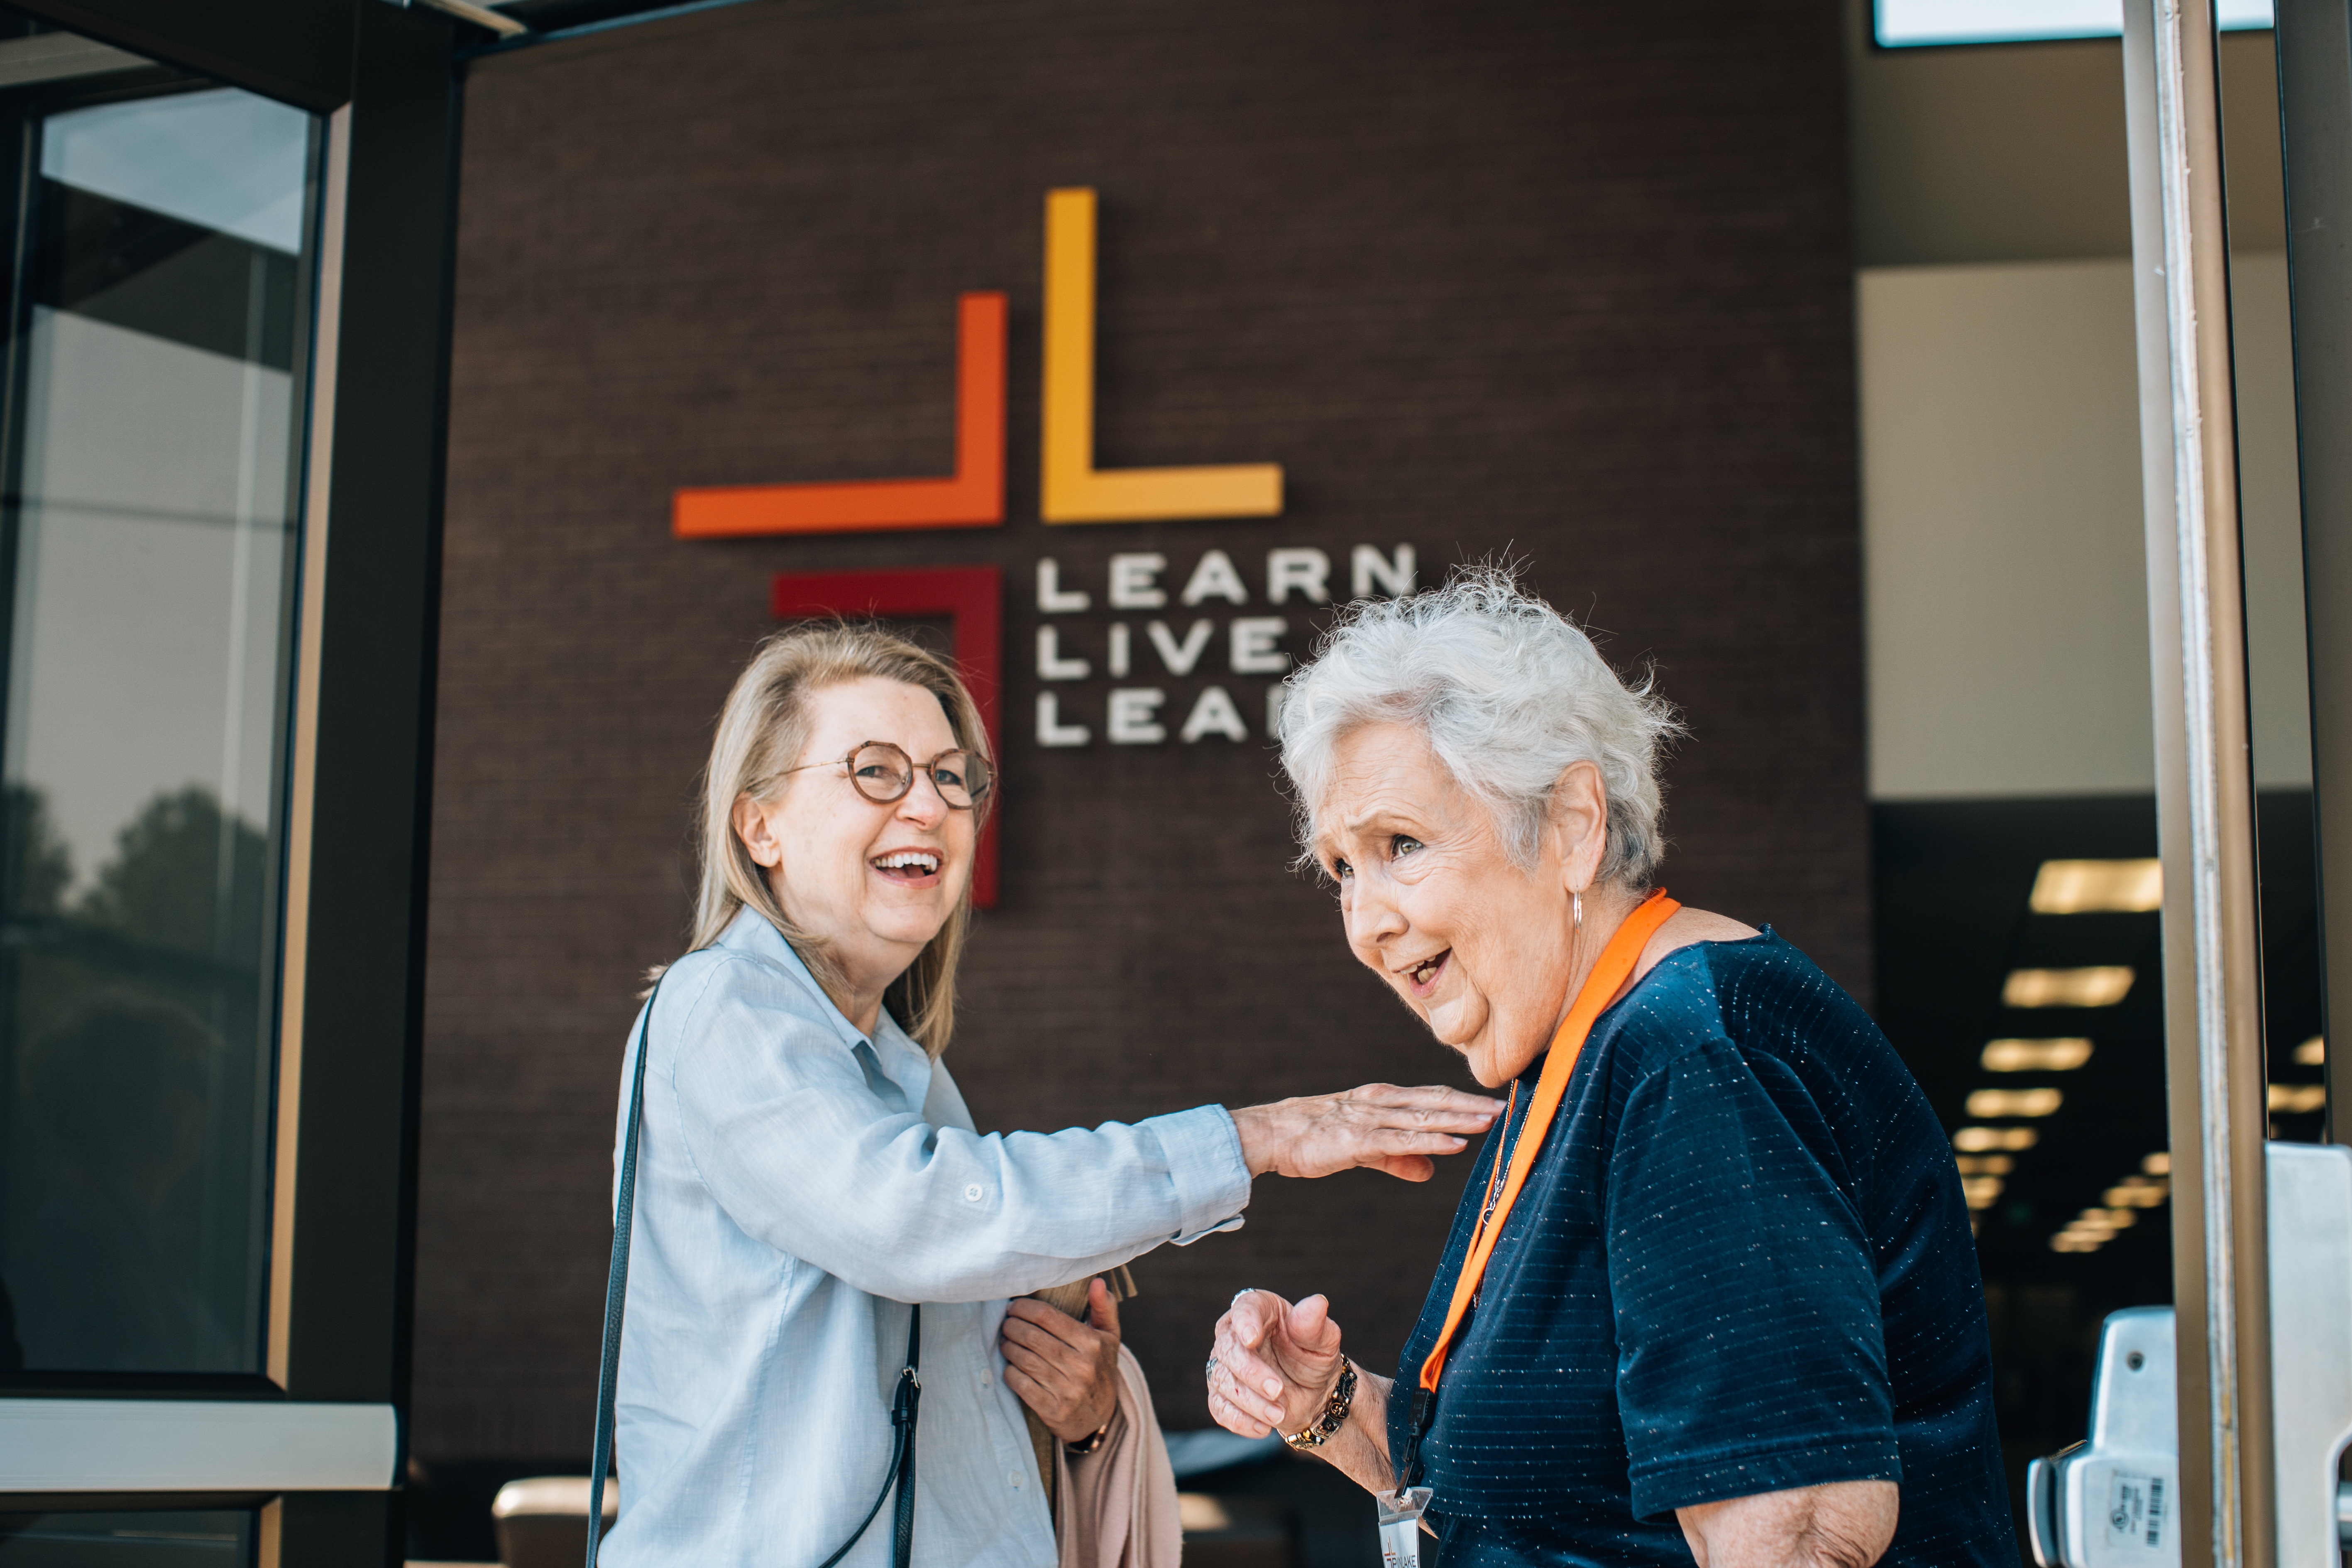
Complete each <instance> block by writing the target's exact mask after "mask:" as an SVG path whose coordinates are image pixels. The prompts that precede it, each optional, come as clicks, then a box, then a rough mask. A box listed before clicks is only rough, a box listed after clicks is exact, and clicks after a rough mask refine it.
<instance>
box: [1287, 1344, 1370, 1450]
mask: <svg viewBox="0 0 2352 1568" xmlns="http://www.w3.org/2000/svg"><path fill="white" fill-rule="evenodd" d="M1355 1401H1356V1363H1353V1362H1351V1361H1346V1360H1342V1361H1341V1362H1340V1363H1339V1382H1338V1383H1337V1384H1333V1385H1332V1388H1331V1397H1330V1398H1328V1399H1327V1400H1325V1401H1324V1402H1323V1409H1322V1412H1321V1414H1319V1415H1317V1416H1316V1417H1315V1419H1314V1420H1312V1421H1309V1422H1308V1423H1307V1425H1306V1426H1301V1427H1300V1428H1299V1429H1298V1430H1297V1431H1296V1432H1290V1433H1286V1434H1285V1435H1284V1436H1283V1439H1282V1440H1283V1441H1284V1442H1286V1443H1287V1444H1289V1445H1290V1446H1291V1447H1294V1448H1297V1449H1298V1450H1299V1451H1300V1452H1301V1453H1304V1452H1305V1451H1306V1450H1307V1449H1309V1448H1319V1447H1322V1446H1323V1445H1324V1444H1326V1443H1328V1442H1329V1441H1330V1440H1331V1436H1332V1434H1333V1433H1335V1432H1337V1431H1339V1428H1340V1427H1342V1426H1346V1425H1347V1424H1348V1406H1349V1405H1352V1404H1354V1403H1355Z"/></svg>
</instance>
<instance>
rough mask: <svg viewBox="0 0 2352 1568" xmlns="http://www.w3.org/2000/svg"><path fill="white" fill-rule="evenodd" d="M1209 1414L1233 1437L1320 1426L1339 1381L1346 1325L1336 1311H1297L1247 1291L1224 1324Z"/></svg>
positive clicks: (1313, 1300) (1315, 1302)
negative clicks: (1310, 1424)
mask: <svg viewBox="0 0 2352 1568" xmlns="http://www.w3.org/2000/svg"><path fill="white" fill-rule="evenodd" d="M1213 1355H1214V1360H1213V1363H1212V1365H1211V1367H1210V1371H1209V1414H1210V1415H1213V1416H1214V1417H1215V1418H1216V1422H1217V1425H1218V1426H1223V1428H1224V1429H1225V1430H1226V1431H1228V1432H1238V1433H1239V1434H1241V1435H1242V1436H1244V1437H1263V1436H1265V1434H1266V1431H1267V1429H1268V1428H1269V1427H1271V1428H1272V1429H1274V1430H1276V1431H1278V1432H1283V1433H1291V1432H1296V1431H1297V1430H1298V1429H1299V1428H1300V1427H1301V1426H1306V1425H1307V1423H1308V1422H1310V1421H1312V1420H1314V1419H1315V1416H1316V1415H1317V1413H1318V1412H1319V1411H1320V1410H1321V1409H1322V1408H1323V1406H1324V1405H1325V1403H1326V1402H1328V1400H1329V1399H1330V1397H1331V1388H1332V1385H1333V1384H1337V1383H1338V1382H1339V1363H1340V1359H1341V1358H1340V1355H1339V1324H1337V1323H1335V1322H1333V1321H1331V1303H1330V1302H1329V1301H1328V1300H1325V1299H1324V1298H1323V1297H1321V1296H1309V1297H1307V1300H1304V1301H1301V1302H1299V1303H1298V1304H1297V1305H1296V1306H1293V1305H1292V1304H1291V1303H1290V1302H1288V1301H1286V1300H1283V1299H1282V1298H1281V1297H1279V1296H1277V1295H1276V1294H1275V1293H1274V1292H1273V1291H1271V1290H1244V1291H1243V1292H1242V1293H1241V1294H1240V1295H1238V1296H1236V1297H1234V1304H1233V1305H1232V1306H1230V1307H1228V1308H1226V1309H1225V1315H1224V1316H1223V1317H1222V1318H1219V1319H1218V1320H1217V1337H1216V1342H1215V1347H1214V1352H1213Z"/></svg>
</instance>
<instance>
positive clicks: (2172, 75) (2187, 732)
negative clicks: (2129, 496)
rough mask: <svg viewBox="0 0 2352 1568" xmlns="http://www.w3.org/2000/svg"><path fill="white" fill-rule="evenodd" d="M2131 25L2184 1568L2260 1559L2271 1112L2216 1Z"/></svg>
mask: <svg viewBox="0 0 2352 1568" xmlns="http://www.w3.org/2000/svg"><path fill="white" fill-rule="evenodd" d="M2124 18H2125V20H2124V80H2125V103H2126V121H2127V126H2128V131H2129V145H2130V158H2131V186H2132V262H2133V279H2134V282H2133V295H2134V300H2135V303H2136V306H2137V317H2138V329H2139V387H2140V461H2141V470H2142V481H2143V493H2142V500H2143V503H2144V505H2145V507H2146V516H2147V584H2148V639H2149V650H2150V655H2151V658H2150V665H2151V669H2150V674H2151V678H2152V680H2153V684H2154V688H2155V698H2156V733H2157V821H2158V833H2159V835H2160V837H2161V840H2162V843H2163V848H2164V867H2165V881H2164V999H2165V1058H2166V1082H2167V1089H2168V1105H2169V1120H2170V1124H2171V1143H2172V1194H2173V1201H2172V1256H2173V1265H2172V1268H2173V1298H2174V1305H2175V1308H2176V1310H2178V1313H2179V1394H2180V1489H2181V1493H2182V1495H2181V1498H2180V1510H2179V1518H2180V1524H2181V1534H2180V1542H2181V1562H2182V1563H2183V1564H2184V1568H2204V1565H2207V1564H2210V1565H2211V1568H2271V1564H2272V1563H2273V1558H2274V1548H2273V1528H2272V1522H2273V1509H2272V1484H2271V1469H2272V1466H2271V1416H2270V1332H2269V1331H2270V1305H2269V1290H2268V1289H2267V1284H2268V1281H2267V1275H2266V1261H2265V1258H2264V1257H2263V1236H2264V1215H2263V1136H2264V1131H2265V1126H2266V1115H2267V1113H2266V1111H2265V1110H2264V1107H2263V1054H2262V1026H2261V1025H2262V997H2261V951H2260V943H2259V936H2258V931H2257V924H2256V907H2255V899H2254V888H2255V865H2254V835H2253V826H2254V816H2253V811H2254V798H2253V777H2252V766H2251V755H2250V752H2251V747H2250V744H2249V740H2248V730H2247V706H2248V703H2247V689H2246V639H2245V601H2244V594H2243V589H2242V560H2241V555H2240V550H2239V536H2238V472H2237V427H2236V402H2235V397H2234V388H2233V386H2232V384H2231V350H2230V269H2229V236H2228V229H2227V226H2226V222H2225V218H2224V212H2223V203H2222V188H2221V84H2220V79H2219V73H2218V66H2219V59H2218V55H2219V49H2218V40H2217V37H2216V34H2215V31H2214V19H2213V5H2212V0H2126V5H2125V6H2124ZM2200 1350H2201V1352H2202V1353H2201V1354H2200V1353H2199V1352H2200Z"/></svg>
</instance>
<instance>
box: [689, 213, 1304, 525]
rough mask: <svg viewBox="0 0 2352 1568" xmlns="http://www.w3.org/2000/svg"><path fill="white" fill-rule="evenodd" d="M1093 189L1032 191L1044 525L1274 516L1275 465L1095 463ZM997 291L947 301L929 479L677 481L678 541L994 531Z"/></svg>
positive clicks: (1000, 379) (999, 483) (999, 479)
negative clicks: (935, 474) (944, 452)
mask: <svg viewBox="0 0 2352 1568" xmlns="http://www.w3.org/2000/svg"><path fill="white" fill-rule="evenodd" d="M1095 205H1096V204H1095V193H1094V192H1093V191H1092V190H1089V189H1085V188H1076V189H1071V190H1060V191H1049V192H1047V193H1046V195H1045V378H1044V380H1045V384H1044V389H1043V390H1044V394H1045V397H1044V401H1045V421H1044V429H1043V433H1042V435H1041V437H1040V439H1039V442H1038V448H1039V449H1038V470H1039V471H1038V479H1039V490H1040V493H1041V501H1040V504H1039V508H1038V510H1040V511H1041V512H1042V513H1043V514H1044V517H1045V521H1047V522H1160V521H1173V520H1177V519H1189V518H1218V517H1279V516H1281V515H1282V465H1281V464H1279V463H1244V464H1237V465H1233V466H1225V467H1219V466H1203V467H1195V468H1096V467H1095ZM1004 321H1005V302H1004V296H1003V294H998V293H974V294H966V295H964V296H963V298H962V300H961V302H960V304H959V306H958V309H957V335H956V447H955V472H954V473H953V474H952V475H950V477H948V478H946V479H849V480H836V481H834V482H831V483H826V484H772V485H718V486H701V487H695V488H689V489H680V490H679V491H677V495H676V497H675V498H674V500H673V501H672V503H671V511H670V530H671V531H672V532H674V533H676V534H677V537H678V538H680V539H740V538H743V537H746V536H749V535H755V534H779V533H850V532H859V531H866V530H869V529H894V528H993V527H995V526H997V525H999V524H1001V523H1002V522H1003V521H1004V440H1005V433H1004V375H1005V372H1004V337H1005V328H1004Z"/></svg>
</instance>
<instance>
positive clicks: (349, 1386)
mask: <svg viewBox="0 0 2352 1568" xmlns="http://www.w3.org/2000/svg"><path fill="white" fill-rule="evenodd" d="M17 8H18V9H19V10H22V11H24V12H26V13H27V14H30V15H32V16H37V17H39V18H41V19H42V20H44V21H47V22H50V23H53V24H55V25H56V26H61V27H66V28H69V29H71V30H73V31H75V32H78V33H82V34H85V35H87V36H89V37H94V38H98V39H100V40H102V41H104V42H107V43H111V44H115V45H118V46H120V47H123V48H127V49H131V50H135V51H136V52H138V53H141V54H143V55H148V56H150V57H152V58H157V59H160V60H163V61H165V62H167V63H169V64H171V65H174V66H178V67H182V68H187V69H190V70H194V71H198V72H202V73H204V74H205V75H207V76H210V77H214V78H216V79H220V80H223V81H226V82H229V83H232V84H234V85H236V86H238V87H242V88H245V89H248V90H251V91H254V92H257V93H260V94H263V95H265V96H268V97H271V98H276V99H279V100H283V101H286V102H289V103H292V104H295V105H297V106H299V107H300V108H303V109H307V110H311V111H313V112H316V113H321V114H328V113H332V112H334V111H335V110H340V109H342V108H344V107H346V106H348V107H349V108H350V109H351V110H352V115H351V121H350V153H349V162H348V186H347V190H348V205H347V207H346V216H345V223H344V230H343V233H344V241H343V245H342V265H341V280H340V289H339V293H338V296H337V298H338V300H339V323H338V324H339V331H338V339H339V342H338V350H337V356H336V361H335V366H334V372H333V374H334V387H333V400H332V403H331V407H332V410H333V414H332V447H331V450H332V465H331V473H330V483H331V489H329V491H328V494H329V503H328V515H329V519H330V522H329V527H328V530H327V533H326V544H325V548H326V551H327V561H326V574H325V597H324V605H323V619H322V626H323V632H322V637H321V640H320V647H319V658H318V666H317V672H318V673H317V704H318V729H317V748H316V761H315V771H314V773H313V784H312V788H313V792H314V793H313V800H314V802H315V805H314V810H313V813H312V816H311V832H310V906H309V907H310V914H309V919H308V922H307V928H306V942H305V943H304V948H303V953H304V957H303V963H304V973H305V984H304V987H303V997H304V1002H303V1007H302V1015H301V1016H300V1018H299V1021H297V1020H288V1023H289V1025H292V1024H296V1023H297V1022H299V1033H298V1032H297V1031H296V1030H294V1029H292V1028H289V1029H288V1030H287V1032H286V1035H285V1038H287V1039H289V1040H292V1039H297V1038H299V1042H300V1047H299V1048H300V1050H301V1061H300V1068H301V1079H300V1081H301V1094H300V1103H299V1153H298V1156H297V1170H296V1173H295V1184H294V1215H293V1222H292V1231H293V1234H292V1237H291V1242H292V1246H293V1259H294V1262H293V1271H292V1301H291V1309H290V1311H289V1313H288V1314H287V1317H288V1325H287V1326H288V1330H289V1343H288V1349H287V1356H286V1361H285V1376H284V1380H283V1384H282V1390H281V1389H280V1388H278V1387H277V1386H272V1387H270V1388H268V1389H256V1390H253V1391H252V1392H253V1393H255V1394H261V1395H262V1396H265V1397H268V1396H272V1395H275V1396H279V1397H285V1398H289V1399H298V1400H323V1401H354V1402H364V1403H372V1404H373V1403H388V1404H391V1405H394V1406H395V1407H396V1408H398V1409H399V1410H401V1411H402V1412H403V1414H405V1410H406V1407H407V1403H408V1384H409V1341H410V1317H411V1302H412V1298H413V1272H414V1259H415V1188H416V1184H415V1163H416V1106H417V1089H418V1077H419V1067H420V1059H421V1041H422V1032H423V1002H424V974H425V942H424V934H425V932H424V926H425V879H426V867H427V851H428V833H429V826H430V808H431V778H432V734H433V701H434V685H435V650H436V633H437V610H438V602H439V580H440V536H441V491H442V469H443V447H444V440H445V434H446V399H447V386H448V342H449V304H450V290H451V272H452V267H453V262H454V243H453V242H454V234H455V215H456V195H457V121H458V113H459V90H458V83H457V73H456V70H455V55H456V50H457V47H459V46H460V45H461V44H462V43H471V42H475V41H478V35H477V34H476V32H475V30H474V29H471V28H467V27H464V26H461V25H460V24H458V23H456V22H454V21H452V20H451V19H450V18H448V17H446V16H442V15H440V14H438V13H436V12H434V11H430V10H425V9H413V10H412V9H404V8H401V7H400V6H397V5H388V4H385V3H384V0H333V3H327V4H321V3H320V0H18V4H17ZM105 1381H106V1384H107V1385H108V1387H107V1390H106V1392H114V1393H118V1394H124V1395H131V1394H137V1395H139V1396H142V1397H149V1398H154V1397H165V1398H168V1397H173V1396H179V1397H186V1396H188V1395H190V1394H196V1393H199V1392H201V1393H203V1394H207V1395H209V1396H212V1397H219V1396H220V1393H221V1391H220V1390H218V1389H217V1387H216V1386H215V1387H206V1388H204V1389H202V1390H198V1389H196V1388H194V1387H191V1386H189V1385H188V1380H185V1379H172V1378H153V1379H133V1378H124V1379H113V1378H110V1379H107V1380H105ZM212 1381H213V1380H209V1379H207V1380H205V1382H206V1383H208V1384H209V1383H212ZM21 1392H25V1393H30V1392H33V1391H32V1390H30V1389H26V1390H22V1391H21ZM45 1392H48V1391H45ZM85 1392H89V1393H92V1394H97V1393H100V1390H98V1389H97V1388H94V1387H93V1388H89V1389H88V1390H85ZM404 1426H405V1423H404ZM14 1501H16V1500H0V1508H6V1507H8V1506H9V1505H10V1504H11V1503H12V1502H14ZM27 1501H30V1500H27ZM41 1501H42V1502H44V1503H46V1504H47V1506H51V1507H55V1506H57V1505H58V1503H60V1502H62V1501H65V1500H57V1499H49V1500H41ZM87 1501H88V1500H85V1502H84V1506H87ZM107 1501H109V1502H110V1503H112V1504H113V1505H114V1506H118V1507H119V1506H121V1503H122V1500H121V1499H119V1498H114V1499H108V1500H107ZM185 1501H186V1500H184V1499H168V1500H167V1499H161V1498H158V1499H149V1500H142V1502H144V1503H146V1504H148V1505H151V1506H163V1505H164V1504H166V1503H181V1504H183V1505H184V1503H185ZM214 1501H215V1505H217V1504H219V1503H222V1502H233V1501H247V1502H249V1501H250V1499H249V1498H248V1499H242V1500H228V1499H220V1500H214ZM279 1501H280V1513H279V1515H278V1531H277V1532H276V1533H277V1537H278V1553H277V1560H278V1563H282V1564H286V1565H288V1568H293V1565H296V1564H310V1563H319V1564H325V1563H351V1562H360V1561H370V1560H373V1561H378V1562H396V1561H397V1560H398V1558H399V1555H400V1547H401V1541H400V1535H401V1533H402V1531H401V1526H402V1518H401V1510H400V1509H399V1506H398V1504H399V1497H398V1492H397V1490H396V1489H395V1490H392V1491H384V1492H356V1493H289V1494H287V1495H286V1496H285V1497H283V1498H282V1499H280V1500H279Z"/></svg>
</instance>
